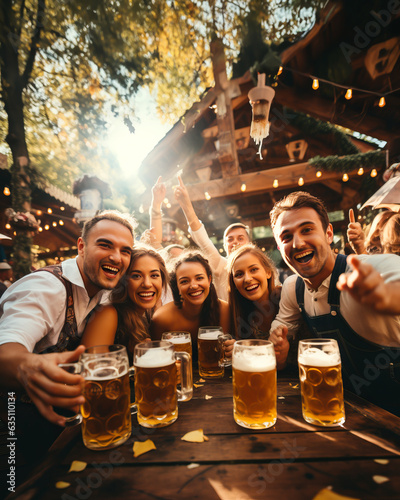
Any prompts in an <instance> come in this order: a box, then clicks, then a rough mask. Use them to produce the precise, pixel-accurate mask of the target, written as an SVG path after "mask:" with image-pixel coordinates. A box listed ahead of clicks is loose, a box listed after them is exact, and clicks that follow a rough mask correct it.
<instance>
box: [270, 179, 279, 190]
mask: <svg viewBox="0 0 400 500" xmlns="http://www.w3.org/2000/svg"><path fill="white" fill-rule="evenodd" d="M272 186H273V187H274V188H277V187H278V186H279V182H278V179H275V180H274V182H273V183H272Z"/></svg>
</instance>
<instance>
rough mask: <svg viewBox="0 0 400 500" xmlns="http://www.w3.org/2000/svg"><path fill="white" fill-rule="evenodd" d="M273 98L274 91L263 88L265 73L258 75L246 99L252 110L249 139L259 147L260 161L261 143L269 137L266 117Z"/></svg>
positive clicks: (269, 88)
mask: <svg viewBox="0 0 400 500" xmlns="http://www.w3.org/2000/svg"><path fill="white" fill-rule="evenodd" d="M274 96H275V90H274V89H273V88H272V87H266V86H265V73H261V74H259V75H258V81H257V87H254V88H252V89H251V90H250V92H249V94H248V97H249V100H250V104H251V107H252V110H253V116H252V120H251V128H250V137H251V138H252V139H253V140H254V142H255V143H256V145H257V146H259V149H258V154H259V155H260V159H261V160H262V159H263V158H262V155H261V148H262V141H263V139H264V138H265V137H268V135H269V122H268V117H269V110H270V107H271V102H272V99H273V98H274Z"/></svg>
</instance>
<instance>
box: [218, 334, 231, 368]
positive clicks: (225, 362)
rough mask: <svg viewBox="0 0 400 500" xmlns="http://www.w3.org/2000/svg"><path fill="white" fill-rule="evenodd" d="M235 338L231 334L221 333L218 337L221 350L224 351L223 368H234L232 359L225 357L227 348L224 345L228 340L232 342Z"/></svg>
mask: <svg viewBox="0 0 400 500" xmlns="http://www.w3.org/2000/svg"><path fill="white" fill-rule="evenodd" d="M232 339H233V337H232V335H231V334H229V333H220V334H219V335H218V342H219V344H220V347H221V349H222V350H223V351H224V359H223V360H222V361H221V366H222V365H223V366H232V358H227V357H226V356H225V348H224V343H225V341H226V340H232Z"/></svg>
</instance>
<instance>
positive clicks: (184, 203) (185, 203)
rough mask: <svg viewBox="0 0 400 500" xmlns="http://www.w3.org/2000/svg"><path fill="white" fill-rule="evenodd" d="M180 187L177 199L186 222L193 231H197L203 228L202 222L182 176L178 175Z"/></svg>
mask: <svg viewBox="0 0 400 500" xmlns="http://www.w3.org/2000/svg"><path fill="white" fill-rule="evenodd" d="M178 182H179V185H178V186H177V187H176V188H175V193H174V194H175V199H176V201H177V202H178V203H179V205H180V207H181V209H182V211H183V213H184V214H185V217H186V220H187V223H188V225H189V226H190V229H191V230H192V231H197V230H198V229H200V227H201V222H200V221H199V218H198V217H197V215H196V212H195V211H194V208H193V205H192V202H191V201H190V198H189V193H188V191H187V189H186V186H185V184H184V183H183V180H182V178H181V176H180V175H178Z"/></svg>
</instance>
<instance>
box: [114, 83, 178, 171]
mask: <svg viewBox="0 0 400 500" xmlns="http://www.w3.org/2000/svg"><path fill="white" fill-rule="evenodd" d="M131 120H132V123H133V126H134V127H135V133H134V134H131V133H130V132H129V130H128V128H127V126H126V125H125V124H124V122H123V119H122V118H120V119H118V120H116V121H115V124H114V125H113V126H112V127H111V129H110V133H109V147H110V149H111V150H112V151H113V152H114V154H115V155H116V156H117V158H118V160H119V162H120V165H121V168H122V169H123V170H124V172H126V174H133V173H134V172H136V171H137V169H138V168H139V166H140V164H141V163H142V161H143V159H144V158H145V157H146V156H147V154H148V153H149V152H150V151H151V150H152V149H153V148H154V146H155V145H156V144H157V143H158V142H159V141H160V140H161V139H162V138H163V137H164V135H165V134H166V133H167V131H168V130H169V129H170V128H171V127H172V125H170V124H162V123H161V122H160V120H159V119H158V117H157V113H156V109H155V104H154V101H153V99H152V98H151V96H150V94H149V92H148V91H144V90H141V91H139V93H138V94H137V99H136V104H135V111H134V118H133V117H132V118H131Z"/></svg>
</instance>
